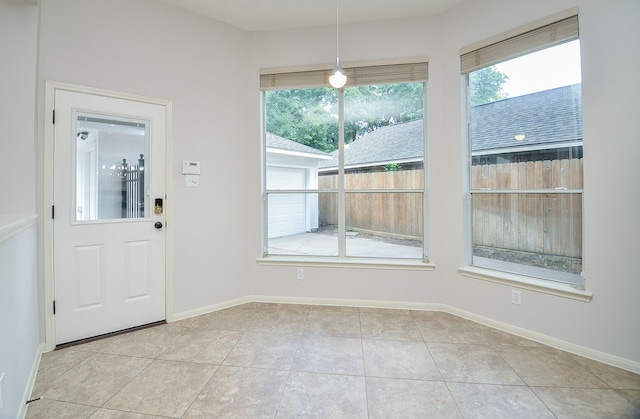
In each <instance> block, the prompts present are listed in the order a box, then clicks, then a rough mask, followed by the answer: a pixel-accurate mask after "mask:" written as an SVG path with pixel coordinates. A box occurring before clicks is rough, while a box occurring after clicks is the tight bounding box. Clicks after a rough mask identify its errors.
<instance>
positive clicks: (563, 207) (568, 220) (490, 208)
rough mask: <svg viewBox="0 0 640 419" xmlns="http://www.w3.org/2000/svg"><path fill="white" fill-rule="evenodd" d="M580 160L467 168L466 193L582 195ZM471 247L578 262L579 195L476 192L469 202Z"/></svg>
mask: <svg viewBox="0 0 640 419" xmlns="http://www.w3.org/2000/svg"><path fill="white" fill-rule="evenodd" d="M582 185H583V181H582V159H565V160H544V161H536V162H523V163H505V164H491V165H479V166H473V167H472V170H471V186H472V189H476V190H477V189H482V188H490V189H554V190H556V188H567V189H582ZM560 190H561V189H560ZM472 208H473V213H472V222H473V241H474V244H475V245H480V246H487V247H494V248H501V249H511V250H519V251H523V252H531V253H543V254H547V255H557V256H570V257H581V256H582V194H571V193H524V194H523V193H517V194H516V193H513V194H505V193H502V194H496V193H491V191H487V192H485V191H481V192H477V193H474V194H473V197H472Z"/></svg>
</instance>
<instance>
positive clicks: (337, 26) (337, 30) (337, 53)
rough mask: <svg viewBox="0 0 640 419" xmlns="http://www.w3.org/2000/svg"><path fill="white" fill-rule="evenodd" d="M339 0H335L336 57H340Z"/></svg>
mask: <svg viewBox="0 0 640 419" xmlns="http://www.w3.org/2000/svg"><path fill="white" fill-rule="evenodd" d="M339 2H340V0H336V57H338V58H339V57H340V42H339V41H340V7H339Z"/></svg>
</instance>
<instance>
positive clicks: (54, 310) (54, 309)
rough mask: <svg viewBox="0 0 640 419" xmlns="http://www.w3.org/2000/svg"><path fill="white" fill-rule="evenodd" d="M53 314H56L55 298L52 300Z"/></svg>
mask: <svg viewBox="0 0 640 419" xmlns="http://www.w3.org/2000/svg"><path fill="white" fill-rule="evenodd" d="M53 314H56V300H53Z"/></svg>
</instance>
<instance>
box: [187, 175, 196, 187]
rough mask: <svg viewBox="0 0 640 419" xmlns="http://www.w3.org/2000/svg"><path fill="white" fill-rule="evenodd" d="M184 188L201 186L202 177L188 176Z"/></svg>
mask: <svg viewBox="0 0 640 419" xmlns="http://www.w3.org/2000/svg"><path fill="white" fill-rule="evenodd" d="M184 186H200V175H186V176H185V177H184Z"/></svg>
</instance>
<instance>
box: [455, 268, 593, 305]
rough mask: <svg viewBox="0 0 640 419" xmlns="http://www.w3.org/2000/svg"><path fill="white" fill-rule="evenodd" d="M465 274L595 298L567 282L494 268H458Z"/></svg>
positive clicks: (566, 295)
mask: <svg viewBox="0 0 640 419" xmlns="http://www.w3.org/2000/svg"><path fill="white" fill-rule="evenodd" d="M458 272H460V273H461V274H462V275H464V276H468V277H470V278H476V279H482V280H484V281H490V282H496V283H498V284H505V285H511V286H514V287H518V288H523V289H527V290H531V291H537V292H542V293H545V294H551V295H557V296H559V297H564V298H571V299H573V300H578V301H584V302H589V301H591V299H592V298H593V294H592V293H590V292H588V291H584V290H580V289H577V288H574V287H572V286H570V285H567V284H560V283H557V282H551V281H546V280H543V279H537V278H533V277H528V276H524V275H517V274H513V273H508V272H500V271H495V270H493V269H486V268H479V267H476V266H466V267H464V268H460V269H458Z"/></svg>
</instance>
